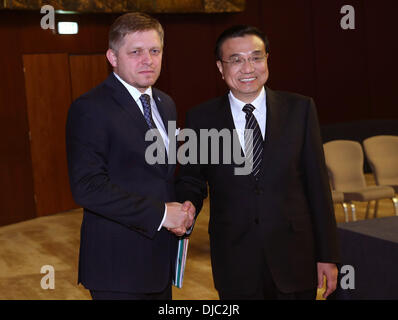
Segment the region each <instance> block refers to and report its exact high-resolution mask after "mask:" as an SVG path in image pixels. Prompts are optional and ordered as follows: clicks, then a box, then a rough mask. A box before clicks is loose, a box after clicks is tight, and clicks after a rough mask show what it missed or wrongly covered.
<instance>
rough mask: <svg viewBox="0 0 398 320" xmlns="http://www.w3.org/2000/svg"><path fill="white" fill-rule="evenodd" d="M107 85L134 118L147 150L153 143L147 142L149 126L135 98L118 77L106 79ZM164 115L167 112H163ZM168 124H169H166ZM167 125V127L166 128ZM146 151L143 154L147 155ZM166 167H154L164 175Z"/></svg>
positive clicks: (123, 107)
mask: <svg viewBox="0 0 398 320" xmlns="http://www.w3.org/2000/svg"><path fill="white" fill-rule="evenodd" d="M106 83H107V84H108V85H109V86H110V87H111V88H112V89H113V98H114V99H115V101H116V102H117V104H118V105H119V106H120V107H121V108H122V109H123V110H124V111H126V112H127V113H128V114H129V116H130V117H131V118H132V120H133V123H134V126H135V127H136V128H137V129H138V130H139V131H140V132H141V137H140V139H142V140H143V141H144V145H145V150H146V148H148V147H149V146H150V145H151V144H152V142H151V141H145V134H146V132H147V131H148V124H147V123H146V121H145V118H144V116H143V114H142V112H141V110H140V109H139V107H138V105H137V103H136V102H135V101H134V99H133V97H132V96H131V95H130V93H129V92H128V90H127V89H126V88H125V87H124V86H123V84H122V83H120V81H119V80H117V79H116V77H115V76H114V75H113V74H110V75H109V77H108V78H107V79H106ZM159 105H161V103H156V106H157V107H158V109H159V111H160V110H161V109H163V108H162V107H159ZM163 114H165V112H164V111H163ZM163 114H162V113H161V116H162V119H163V121H164V117H167V116H166V115H163ZM164 123H165V122H164ZM166 123H167V122H166ZM166 123H165V127H166ZM145 150H143V152H144V153H145ZM165 166H167V165H159V164H155V165H153V167H155V168H156V169H157V170H159V172H160V173H161V174H162V175H164V174H166V173H167V171H168V170H167V169H168V168H166V170H165Z"/></svg>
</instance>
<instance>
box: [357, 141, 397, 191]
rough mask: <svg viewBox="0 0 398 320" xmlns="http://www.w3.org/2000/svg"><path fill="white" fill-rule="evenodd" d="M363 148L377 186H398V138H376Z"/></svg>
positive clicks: (364, 142)
mask: <svg viewBox="0 0 398 320" xmlns="http://www.w3.org/2000/svg"><path fill="white" fill-rule="evenodd" d="M363 146H364V149H365V154H366V157H367V159H368V162H369V164H370V167H371V168H372V171H373V173H374V176H375V180H376V184H379V185H398V136H387V135H381V136H374V137H371V138H368V139H365V140H364V141H363Z"/></svg>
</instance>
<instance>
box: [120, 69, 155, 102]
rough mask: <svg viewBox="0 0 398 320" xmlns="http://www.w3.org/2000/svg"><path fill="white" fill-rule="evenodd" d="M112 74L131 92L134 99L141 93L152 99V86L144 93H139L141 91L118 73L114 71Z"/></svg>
mask: <svg viewBox="0 0 398 320" xmlns="http://www.w3.org/2000/svg"><path fill="white" fill-rule="evenodd" d="M113 74H114V75H115V77H116V78H117V79H118V80H119V81H120V82H121V83H122V84H123V85H124V86H125V87H126V89H127V91H128V92H129V93H130V94H131V96H132V97H133V99H134V101H138V100H139V99H140V97H141V95H142V94H147V95H149V96H150V97H151V99H152V87H148V88H147V89H146V90H145V92H144V93H141V91H139V90H138V89H137V88H135V87H133V86H132V85H131V84H129V83H127V82H126V81H124V80H123V79H122V78H121V77H120V76H119V75H118V74H116V73H115V72H114V73H113Z"/></svg>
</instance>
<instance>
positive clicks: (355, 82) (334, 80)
mask: <svg viewBox="0 0 398 320" xmlns="http://www.w3.org/2000/svg"><path fill="white" fill-rule="evenodd" d="M311 2H312V8H313V11H312V16H313V21H314V22H313V23H314V24H313V30H314V31H313V32H314V51H315V68H316V79H315V80H316V102H317V106H318V109H319V110H320V112H319V113H320V114H321V119H322V122H323V123H334V122H341V121H347V122H349V121H353V120H358V119H369V118H370V116H371V112H370V91H369V82H368V76H369V74H368V71H367V59H366V54H367V53H366V46H365V42H364V39H366V28H365V17H364V11H363V0H352V1H351V2H350V5H352V6H353V7H354V8H355V29H354V30H343V29H342V28H341V26H340V20H341V18H342V17H343V15H342V14H340V9H341V7H343V5H345V4H346V1H343V0H334V1H317V0H311ZM385 81H388V80H387V79H385Z"/></svg>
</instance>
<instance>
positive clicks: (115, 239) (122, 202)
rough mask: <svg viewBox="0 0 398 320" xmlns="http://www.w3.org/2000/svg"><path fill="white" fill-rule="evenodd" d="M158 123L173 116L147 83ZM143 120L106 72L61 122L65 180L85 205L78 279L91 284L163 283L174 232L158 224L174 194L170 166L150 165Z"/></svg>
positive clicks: (136, 288) (137, 286)
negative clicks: (157, 113) (62, 123)
mask: <svg viewBox="0 0 398 320" xmlns="http://www.w3.org/2000/svg"><path fill="white" fill-rule="evenodd" d="M153 97H154V99H155V101H156V105H157V107H158V109H159V112H160V114H161V117H162V119H163V123H164V125H165V127H166V130H167V127H168V121H171V120H173V121H175V120H176V108H175V104H174V102H173V101H172V99H171V98H170V97H169V96H168V95H166V94H165V93H163V92H161V91H159V90H156V89H155V88H153ZM147 130H148V125H147V123H146V122H145V119H144V117H143V115H142V113H141V111H140V110H139V108H138V106H137V104H136V103H135V101H134V99H133V98H132V97H131V95H130V94H129V92H128V91H127V89H126V88H125V87H124V86H123V85H122V84H121V83H120V81H119V80H117V79H116V77H115V76H114V75H113V74H111V75H110V76H109V77H108V78H107V79H106V80H105V81H104V82H103V83H101V84H100V85H99V86H97V87H96V88H94V89H93V90H91V91H89V92H88V93H86V94H84V95H83V96H81V97H80V98H78V99H77V100H76V101H74V102H73V104H72V106H71V108H70V110H69V113H68V120H67V126H66V146H67V157H68V168H69V177H70V185H71V190H72V194H73V197H74V199H75V201H76V202H77V203H78V204H79V205H81V206H82V207H83V208H84V214H83V221H82V227H81V242H80V256H79V279H78V282H79V283H80V282H81V283H83V284H84V286H85V287H86V288H88V289H91V290H109V291H119V292H137V293H146V292H159V291H162V290H163V289H164V288H165V287H166V285H168V284H169V282H170V274H171V272H170V271H171V270H172V269H173V268H174V263H175V258H176V244H177V239H176V237H175V236H173V235H172V234H171V233H169V232H168V231H167V230H165V229H164V228H162V229H161V230H160V231H157V229H158V227H159V225H160V223H161V221H162V218H163V215H164V211H165V202H169V201H175V188H174V181H173V179H174V178H173V177H174V175H173V174H174V169H175V168H174V167H175V166H168V165H157V164H155V165H149V164H147V162H146V161H145V150H146V148H147V147H148V146H149V145H150V144H151V143H152V142H150V141H149V142H146V141H145V138H144V137H145V133H146V131H147Z"/></svg>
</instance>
